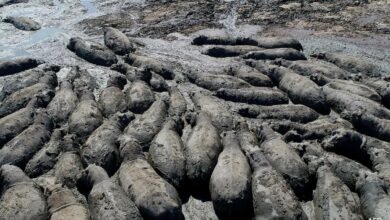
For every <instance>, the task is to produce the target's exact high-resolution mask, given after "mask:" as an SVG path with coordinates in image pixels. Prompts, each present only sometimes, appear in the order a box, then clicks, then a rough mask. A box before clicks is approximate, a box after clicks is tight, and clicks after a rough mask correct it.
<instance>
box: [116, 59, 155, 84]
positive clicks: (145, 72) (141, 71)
mask: <svg viewBox="0 0 390 220" xmlns="http://www.w3.org/2000/svg"><path fill="white" fill-rule="evenodd" d="M111 69H112V70H115V71H118V72H120V73H122V74H124V75H125V76H126V78H127V80H129V81H130V82H134V81H136V80H141V81H144V82H149V81H150V80H151V78H152V71H151V69H149V68H143V67H140V68H138V67H133V66H130V65H129V64H127V63H122V62H119V63H117V64H114V65H112V66H111Z"/></svg>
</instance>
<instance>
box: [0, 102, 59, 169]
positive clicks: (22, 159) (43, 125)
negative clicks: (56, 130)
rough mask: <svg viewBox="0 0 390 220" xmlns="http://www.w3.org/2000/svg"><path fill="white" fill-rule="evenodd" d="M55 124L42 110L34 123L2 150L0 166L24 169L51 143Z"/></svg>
mask: <svg viewBox="0 0 390 220" xmlns="http://www.w3.org/2000/svg"><path fill="white" fill-rule="evenodd" d="M52 129H53V123H52V121H51V119H50V118H49V117H48V115H47V113H46V112H45V111H44V110H40V111H39V112H38V113H37V115H36V116H35V118H34V123H33V124H32V125H30V126H29V127H28V128H27V129H25V130H24V131H23V132H21V133H20V134H19V135H18V136H16V137H14V138H13V139H12V140H10V141H9V142H8V143H7V144H5V145H4V146H3V148H1V149H0V165H3V164H12V165H16V166H19V167H21V168H24V167H25V165H26V164H27V162H28V161H29V160H30V159H31V158H32V157H33V156H34V154H35V153H36V152H37V151H39V150H40V149H41V148H42V146H43V145H44V144H45V143H46V142H47V141H49V139H50V135H51V131H52Z"/></svg>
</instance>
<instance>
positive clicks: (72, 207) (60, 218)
mask: <svg viewBox="0 0 390 220" xmlns="http://www.w3.org/2000/svg"><path fill="white" fill-rule="evenodd" d="M47 203H48V206H49V216H50V220H65V219H77V220H89V219H90V214H89V210H88V208H87V207H86V206H85V205H84V204H83V203H81V202H80V201H79V200H78V198H77V197H76V195H75V194H74V193H73V192H72V191H71V190H70V189H68V188H66V187H61V186H58V185H57V186H55V187H54V189H51V190H50V192H49V195H48V197H47Z"/></svg>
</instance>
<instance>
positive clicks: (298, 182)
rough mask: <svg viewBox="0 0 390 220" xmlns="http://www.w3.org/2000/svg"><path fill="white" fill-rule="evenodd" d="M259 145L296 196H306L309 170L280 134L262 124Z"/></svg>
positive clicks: (259, 130)
mask: <svg viewBox="0 0 390 220" xmlns="http://www.w3.org/2000/svg"><path fill="white" fill-rule="evenodd" d="M257 132H258V135H259V140H260V147H261V149H262V150H263V152H264V155H265V156H266V157H267V159H268V160H269V162H270V163H271V164H272V165H273V166H274V167H275V169H276V170H277V171H279V172H280V173H281V174H282V175H283V177H285V178H286V180H287V182H288V183H289V184H290V185H291V187H292V188H293V190H294V192H295V193H296V195H297V196H302V197H303V198H305V197H307V193H308V190H311V189H309V188H308V184H309V170H308V167H307V165H306V164H305V163H304V162H303V161H302V159H301V158H300V157H299V155H298V154H297V153H296V152H295V151H294V150H293V149H292V147H291V146H289V145H288V144H287V143H286V142H284V140H283V139H282V136H281V135H280V134H278V133H276V132H275V131H273V130H272V129H271V128H270V127H269V126H267V125H265V124H264V125H262V126H261V127H260V128H259V129H258V131H257ZM286 161H288V162H287V163H286Z"/></svg>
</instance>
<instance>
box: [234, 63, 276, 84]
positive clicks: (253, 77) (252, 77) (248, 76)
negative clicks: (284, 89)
mask: <svg viewBox="0 0 390 220" xmlns="http://www.w3.org/2000/svg"><path fill="white" fill-rule="evenodd" d="M228 72H229V73H231V74H232V75H233V76H235V77H238V78H240V79H242V80H244V81H246V82H248V83H249V84H251V85H252V86H259V87H273V86H274V85H273V83H272V81H271V79H270V78H269V77H268V76H267V75H265V74H263V73H262V72H260V71H258V70H256V69H255V68H253V67H250V66H247V65H239V66H233V67H231V68H230V69H229V70H228Z"/></svg>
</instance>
